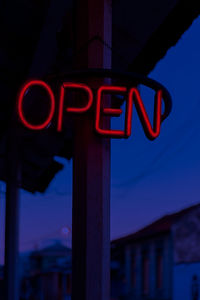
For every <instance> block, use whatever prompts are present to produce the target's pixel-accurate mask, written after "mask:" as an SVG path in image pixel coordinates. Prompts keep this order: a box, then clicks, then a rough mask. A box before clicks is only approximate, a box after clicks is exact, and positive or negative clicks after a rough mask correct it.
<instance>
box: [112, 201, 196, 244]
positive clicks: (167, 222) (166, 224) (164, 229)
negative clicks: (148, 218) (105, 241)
mask: <svg viewBox="0 0 200 300" xmlns="http://www.w3.org/2000/svg"><path fill="white" fill-rule="evenodd" d="M199 207H200V204H196V205H193V206H190V207H187V208H185V209H183V210H181V211H178V212H175V213H172V214H168V215H165V216H163V217H162V218H160V219H158V220H156V221H154V222H153V223H151V224H149V225H147V226H145V227H144V228H142V229H140V230H139V231H137V232H134V233H132V234H129V235H126V236H123V237H121V238H118V239H115V240H113V241H112V244H123V243H127V242H133V241H136V240H141V239H145V238H148V237H152V236H156V235H159V234H164V233H168V232H170V230H171V227H172V225H173V224H174V222H175V221H177V220H178V219H179V218H180V217H182V216H183V215H185V214H187V213H189V212H190V211H192V210H194V209H196V208H199Z"/></svg>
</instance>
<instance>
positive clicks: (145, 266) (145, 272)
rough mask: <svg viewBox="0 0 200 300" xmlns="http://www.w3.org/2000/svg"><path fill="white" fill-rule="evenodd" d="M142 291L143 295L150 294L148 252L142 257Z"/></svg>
mask: <svg viewBox="0 0 200 300" xmlns="http://www.w3.org/2000/svg"><path fill="white" fill-rule="evenodd" d="M142 289H143V294H144V295H148V293H149V257H148V255H147V252H144V253H143V257H142Z"/></svg>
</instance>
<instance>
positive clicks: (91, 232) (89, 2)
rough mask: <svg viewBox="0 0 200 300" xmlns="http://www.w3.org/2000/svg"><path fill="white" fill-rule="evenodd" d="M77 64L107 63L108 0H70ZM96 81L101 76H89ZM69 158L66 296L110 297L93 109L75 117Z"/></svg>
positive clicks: (76, 299)
mask: <svg viewBox="0 0 200 300" xmlns="http://www.w3.org/2000/svg"><path fill="white" fill-rule="evenodd" d="M75 3H76V4H75V33H76V41H75V42H76V46H75V49H76V56H75V67H77V68H111V50H110V47H109V46H108V45H111V31H112V6H111V1H109V0H95V1H94V0H79V1H78V0H77V1H75ZM88 83H89V84H90V85H91V86H93V87H96V86H98V85H99V84H101V83H102V82H101V81H100V80H99V79H97V80H96V79H92V80H91V81H90V82H89V81H88ZM77 119H78V120H77V122H76V129H75V141H74V162H73V212H72V213H73V225H72V253H73V254H72V300H94V299H95V300H108V299H110V140H109V139H106V138H102V137H98V136H96V134H95V133H94V112H93V113H88V115H87V117H86V115H85V114H84V116H83V118H80V117H79V118H77ZM104 122H107V124H106V126H109V120H107V121H104Z"/></svg>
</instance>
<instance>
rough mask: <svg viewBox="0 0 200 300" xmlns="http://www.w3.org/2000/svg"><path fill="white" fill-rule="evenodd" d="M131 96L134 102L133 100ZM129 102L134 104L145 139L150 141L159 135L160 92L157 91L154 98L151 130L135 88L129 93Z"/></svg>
mask: <svg viewBox="0 0 200 300" xmlns="http://www.w3.org/2000/svg"><path fill="white" fill-rule="evenodd" d="M133 96H135V97H134V100H133ZM129 101H130V102H132V101H134V102H135V106H136V109H137V112H138V115H139V118H140V121H141V123H142V126H143V129H144V132H145V134H146V135H147V137H148V138H149V139H151V140H154V139H155V138H157V137H158V136H159V134H160V124H161V108H162V91H161V90H159V91H158V92H157V93H156V96H155V105H154V124H153V128H152V126H151V123H150V121H149V118H148V115H147V112H146V110H145V107H144V104H143V102H142V99H141V96H140V93H139V91H138V90H137V89H136V88H131V90H130V93H129Z"/></svg>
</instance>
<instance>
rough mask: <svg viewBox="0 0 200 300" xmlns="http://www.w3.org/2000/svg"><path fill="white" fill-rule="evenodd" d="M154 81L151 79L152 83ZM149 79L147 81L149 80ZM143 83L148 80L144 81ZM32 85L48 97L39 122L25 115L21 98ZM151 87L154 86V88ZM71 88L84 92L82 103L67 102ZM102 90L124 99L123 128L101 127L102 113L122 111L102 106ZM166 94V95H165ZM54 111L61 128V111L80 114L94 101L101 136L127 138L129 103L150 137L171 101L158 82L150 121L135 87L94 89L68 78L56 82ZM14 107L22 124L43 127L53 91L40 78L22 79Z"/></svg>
mask: <svg viewBox="0 0 200 300" xmlns="http://www.w3.org/2000/svg"><path fill="white" fill-rule="evenodd" d="M154 82H155V81H153V83H154ZM151 83H152V81H151V82H150V84H151ZM146 85H147V86H148V85H149V84H146ZM34 86H40V87H41V88H42V89H44V90H45V91H46V92H47V94H48V98H49V102H50V109H49V111H48V113H47V116H46V119H45V121H43V122H42V123H40V124H32V123H31V122H30V121H29V120H27V118H26V117H25V112H24V101H25V95H26V94H27V93H28V92H31V88H32V87H34ZM154 89H155V88H154ZM70 90H73V91H74V92H78V93H80V92H81V93H85V95H86V97H87V101H86V103H84V105H83V104H81V105H80V104H79V106H78V107H77V106H76V107H73V106H70V105H69V104H68V101H67V99H68V97H67V95H68V92H69V91H70ZM105 94H116V95H119V94H120V95H121V96H123V97H124V98H125V99H126V112H125V126H124V130H114V129H109V128H101V119H102V117H103V116H106V115H107V116H110V117H112V116H115V117H119V116H120V115H121V114H122V113H123V111H122V109H121V108H112V107H104V105H103V96H104V95H105ZM166 95H167V97H166ZM58 98H59V99H58V110H57V111H58V113H57V124H56V128H57V131H58V132H60V131H62V124H63V116H64V114H84V113H86V112H88V111H89V110H91V109H92V108H93V106H94V105H95V112H94V114H95V118H94V119H95V121H94V129H95V131H96V132H97V133H98V134H99V135H102V136H106V137H115V138H128V137H129V136H130V135H131V125H132V115H133V106H134V107H135V108H136V111H137V114H138V116H139V119H140V122H141V124H142V126H143V129H144V132H145V134H146V136H147V137H148V138H149V139H150V140H154V139H155V138H157V137H158V136H159V134H160V128H161V123H162V121H163V120H164V119H165V118H166V117H167V116H168V114H169V112H170V110H171V101H170V99H169V94H167V93H166V90H165V88H164V87H162V86H161V85H158V86H157V87H156V89H155V101H154V118H153V125H151V122H150V120H149V117H148V114H147V112H146V109H145V106H144V103H143V101H142V98H141V96H140V93H139V90H138V89H137V88H136V87H129V88H127V87H126V86H119V85H101V86H99V87H98V88H97V89H96V90H95V91H94V90H93V89H92V88H91V87H90V86H88V85H86V84H83V83H77V82H69V81H65V82H63V83H62V84H61V86H60V94H59V97H58ZM163 100H164V103H165V112H164V113H163V114H162V102H163ZM17 111H18V115H19V119H20V121H21V122H22V124H23V125H24V126H25V127H27V128H28V129H30V130H43V129H45V128H46V127H47V126H48V125H49V124H50V122H51V121H52V118H53V117H54V115H55V111H56V100H55V96H54V93H53V91H52V89H51V87H50V86H49V85H48V84H47V83H45V82H44V81H42V80H30V81H29V82H28V83H26V84H25V85H24V86H23V87H22V89H21V91H20V93H19V97H18V105H17Z"/></svg>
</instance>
